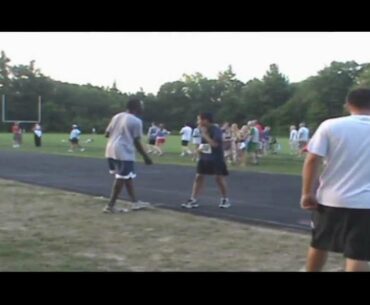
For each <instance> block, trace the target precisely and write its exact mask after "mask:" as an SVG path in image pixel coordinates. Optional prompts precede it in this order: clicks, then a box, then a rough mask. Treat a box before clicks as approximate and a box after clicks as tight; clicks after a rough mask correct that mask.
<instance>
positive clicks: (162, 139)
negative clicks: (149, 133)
mask: <svg viewBox="0 0 370 305" xmlns="http://www.w3.org/2000/svg"><path fill="white" fill-rule="evenodd" d="M169 134H170V132H169V131H167V130H166V129H165V128H164V125H163V124H159V130H158V132H157V137H156V141H155V146H154V149H155V152H157V153H158V154H159V156H162V155H163V149H162V147H163V146H164V144H165V143H166V137H167V136H168V135H169Z"/></svg>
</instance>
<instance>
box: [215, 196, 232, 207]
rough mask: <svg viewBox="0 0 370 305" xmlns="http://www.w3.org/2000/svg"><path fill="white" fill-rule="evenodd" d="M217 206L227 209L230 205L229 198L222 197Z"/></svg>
mask: <svg viewBox="0 0 370 305" xmlns="http://www.w3.org/2000/svg"><path fill="white" fill-rule="evenodd" d="M218 207H219V208H221V209H227V208H229V207H231V204H230V201H229V199H225V198H222V199H221V201H220V204H219V206H218Z"/></svg>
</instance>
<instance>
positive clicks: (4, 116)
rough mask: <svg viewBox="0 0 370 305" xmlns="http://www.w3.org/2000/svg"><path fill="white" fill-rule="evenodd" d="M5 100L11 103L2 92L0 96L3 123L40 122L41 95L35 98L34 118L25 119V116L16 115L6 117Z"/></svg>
mask: <svg viewBox="0 0 370 305" xmlns="http://www.w3.org/2000/svg"><path fill="white" fill-rule="evenodd" d="M7 102H8V103H11V101H7V98H6V95H5V94H3V95H2V97H1V108H2V111H1V120H2V122H3V123H15V122H18V123H41V104H42V99H41V96H38V99H37V118H35V119H31V120H30V119H29V118H27V119H25V118H21V117H19V118H17V117H10V118H9V117H7V115H6V114H7Z"/></svg>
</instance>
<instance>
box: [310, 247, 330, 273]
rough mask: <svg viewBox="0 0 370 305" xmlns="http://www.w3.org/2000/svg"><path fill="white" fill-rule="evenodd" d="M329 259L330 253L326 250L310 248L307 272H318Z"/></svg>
mask: <svg viewBox="0 0 370 305" xmlns="http://www.w3.org/2000/svg"><path fill="white" fill-rule="evenodd" d="M327 258H328V252H327V251H325V250H319V249H315V248H313V247H310V248H309V249H308V253H307V262H306V271H308V272H318V271H321V270H322V268H323V267H324V265H325V263H326V260H327Z"/></svg>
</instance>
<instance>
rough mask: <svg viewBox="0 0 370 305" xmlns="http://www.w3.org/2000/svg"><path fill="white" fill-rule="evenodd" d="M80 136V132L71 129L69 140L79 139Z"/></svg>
mask: <svg viewBox="0 0 370 305" xmlns="http://www.w3.org/2000/svg"><path fill="white" fill-rule="evenodd" d="M80 135H81V131H80V130H79V129H77V128H73V129H72V131H71V133H70V134H69V139H71V140H72V139H79V138H80Z"/></svg>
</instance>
